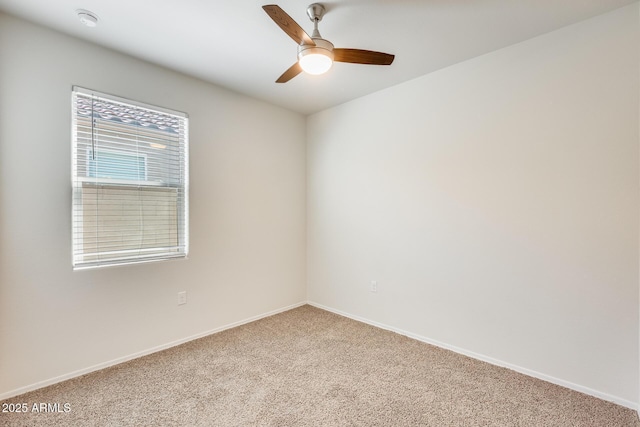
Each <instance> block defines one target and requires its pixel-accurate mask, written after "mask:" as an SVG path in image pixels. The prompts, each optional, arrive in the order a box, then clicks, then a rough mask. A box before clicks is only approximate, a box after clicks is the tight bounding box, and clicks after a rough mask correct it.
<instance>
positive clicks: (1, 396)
mask: <svg viewBox="0 0 640 427" xmlns="http://www.w3.org/2000/svg"><path fill="white" fill-rule="evenodd" d="M305 304H306V301H303V302H299V303H297V304H292V305H289V306H287V307H282V308H279V309H276V310H272V311H269V312H267V313H263V314H259V315H257V316H253V317H250V318H248V319H244V320H240V321H238V322H234V323H230V324H228V325H224V326H221V327H219V328H215V329H211V330H209V331H205V332H201V333H199V334H195V335H191V336H189V337H186V338H181V339H179V340H176V341H172V342H169V343H166V344H162V345H159V346H156V347H152V348H149V349H147V350H142V351H139V352H137V353H133V354H130V355H128V356H123V357H119V358H117V359H113V360H110V361H108V362H104V363H99V364H97V365H93V366H89V367H87V368H83V369H79V370H77V371H73V372H70V373H68V374H64V375H60V376H57V377H54V378H50V379H47V380H44V381H39V382H37V383H34V384H30V385H28V386H25V387H20V388H17V389H15V390H10V391H8V392H5V393H1V394H0V400H5V399H10V398H12V397H15V396H19V395H21V394H24V393H27V392H30V391H33V390H37V389H39V388H43V387H47V386H50V385H53V384H56V383H59V382H62V381H66V380H70V379H72V378H76V377H79V376H81V375H85V374H89V373H91V372H95V371H99V370H101V369H105V368H108V367H110V366H114V365H118V364H120V363H124V362H128V361H129V360H133V359H137V358H139V357H142V356H146V355H148V354H152V353H156V352H158V351H162V350H166V349H168V348H171V347H175V346H177V345H180V344H184V343H186V342H189V341H193V340H197V339H199V338H204V337H206V336H209V335H213V334H216V333H218V332H222V331H225V330H227V329H231V328H235V327H237V326H241V325H244V324H247V323H251V322H254V321H256V320H260V319H264V318H265V317H270V316H273V315H275V314H278V313H283V312H285V311H289V310H293V309H294V308H298V307H301V306H303V305H305Z"/></svg>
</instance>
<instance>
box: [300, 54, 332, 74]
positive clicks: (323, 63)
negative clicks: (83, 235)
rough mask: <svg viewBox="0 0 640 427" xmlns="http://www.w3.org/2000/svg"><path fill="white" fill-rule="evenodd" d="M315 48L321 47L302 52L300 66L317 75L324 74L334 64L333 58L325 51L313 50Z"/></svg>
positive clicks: (306, 71) (305, 70)
mask: <svg viewBox="0 0 640 427" xmlns="http://www.w3.org/2000/svg"><path fill="white" fill-rule="evenodd" d="M315 50H318V51H319V50H321V49H318V48H311V49H307V50H305V51H303V52H300V55H298V56H299V58H300V59H299V62H300V66H301V67H302V69H303V70H304V72H305V73H309V74H315V75H318V74H324V73H326V72H327V71H329V69H330V68H331V66H332V65H333V60H332V59H331V58H329V56H328V55H326V54H325V53H323V52H317V53H316V52H311V51H315Z"/></svg>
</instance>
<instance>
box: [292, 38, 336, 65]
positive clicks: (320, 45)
mask: <svg viewBox="0 0 640 427" xmlns="http://www.w3.org/2000/svg"><path fill="white" fill-rule="evenodd" d="M313 41H314V43H315V44H316V45H315V46H312V45H309V44H301V45H298V57H300V54H301V53H302V52H305V53H304V54H303V55H307V54H310V53H312V52H316V53H320V52H318V49H322V52H321V53H323V54H325V55H327V56H329V57H330V58H331V60H332V61H333V43H331V42H330V41H329V40H325V39H321V38H315V37H314V38H313Z"/></svg>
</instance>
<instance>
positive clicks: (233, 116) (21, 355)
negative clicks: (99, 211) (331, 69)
mask: <svg viewBox="0 0 640 427" xmlns="http://www.w3.org/2000/svg"><path fill="white" fill-rule="evenodd" d="M72 85H80V86H83V87H87V88H91V89H95V90H98V91H101V92H106V93H111V94H114V95H119V96H123V97H128V98H131V99H134V100H138V101H142V102H146V103H150V104H153V105H160V106H165V107H169V108H173V109H176V110H179V111H184V112H186V113H188V114H189V116H190V141H191V145H190V155H191V168H190V173H191V176H190V178H191V191H190V201H191V203H190V220H191V221H190V225H191V235H190V243H191V245H190V246H191V250H190V254H189V258H188V259H187V260H178V261H170V262H162V263H152V264H144V265H135V266H125V267H112V268H105V269H99V270H91V271H76V272H73V271H72V269H71V177H70V174H71V165H70V159H71V151H70V150H71V140H70V139H71V131H70V125H71V87H72ZM283 129H286V132H283V131H282V130H283ZM304 130H305V120H304V117H302V116H301V115H298V114H295V113H292V112H289V111H286V110H283V109H280V108H277V107H273V106H270V105H268V104H265V103H262V102H259V101H256V100H253V99H251V98H247V97H244V96H240V95H237V94H234V93H232V92H229V91H227V90H224V89H221V88H219V87H216V86H213V85H210V84H206V83H203V82H201V81H199V80H196V79H193V78H189V77H186V76H183V75H180V74H178V73H175V72H171V71H168V70H166V69H163V68H160V67H157V66H153V65H150V64H148V63H145V62H142V61H139V60H137V59H133V58H131V57H127V56H125V55H121V54H118V53H115V52H113V51H110V50H107V49H103V48H100V47H97V46H95V45H91V44H89V43H85V42H81V41H79V40H77V39H74V38H70V37H67V36H64V35H61V34H59V33H55V32H53V31H50V30H46V29H43V28H42V27H39V26H36V25H32V24H29V23H26V22H24V21H21V20H18V19H16V18H13V17H10V16H7V15H2V14H0V399H1V398H2V397H3V396H4V397H6V396H9V395H13V394H16V393H17V392H20V391H24V390H27V389H29V388H32V387H33V386H37V385H42V384H46V383H47V382H49V381H52V380H56V379H60V378H65V377H68V376H70V375H74V374H77V373H79V372H83V371H84V370H85V369H90V368H92V367H96V366H102V365H103V364H105V363H107V364H108V363H111V362H113V361H119V360H122V359H123V358H127V357H130V356H132V355H136V354H140V353H141V352H145V351H148V350H150V349H156V348H158V347H162V346H164V345H167V344H169V343H174V342H178V341H180V340H184V339H187V338H189V337H193V336H195V335H198V334H201V333H205V332H207V331H211V330H216V329H217V328H221V327H224V326H226V325H230V324H233V323H235V322H241V321H243V320H246V319H249V318H253V317H255V316H260V315H263V314H265V313H269V312H272V311H274V310H279V309H282V308H285V307H290V306H291V305H294V304H298V303H301V302H303V301H305V299H306V293H305V284H304V281H305V272H304V265H305V261H304V260H305V232H304V229H305V207H304V206H305V205H304V203H305V131H304ZM183 290H184V291H187V292H188V302H187V304H186V305H182V306H178V305H177V293H178V292H179V291H183Z"/></svg>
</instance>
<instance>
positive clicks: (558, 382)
mask: <svg viewBox="0 0 640 427" xmlns="http://www.w3.org/2000/svg"><path fill="white" fill-rule="evenodd" d="M307 304H309V305H312V306H314V307H317V308H319V309H322V310H326V311H329V312H331V313H335V314H338V315H340V316H344V317H347V318H349V319H353V320H356V321H358V322H362V323H366V324H368V325H371V326H375V327H377V328H381V329H385V330H387V331H391V332H395V333H398V334H400V335H404V336H407V337H409V338H413V339H415V340H418V341H422V342H424V343H427V344H431V345H434V346H436V347H440V348H444V349H446V350H451V351H453V352H455V353H459V354H462V355H465V356H468V357H471V358H473V359H477V360H481V361H483V362H487V363H490V364H492V365H496V366H501V367H503V368H507V369H511V370H512V371H516V372H519V373H521V374H525V375H528V376H530V377H534V378H538V379H540V380H543V381H547V382H549V383H552V384H556V385H559V386H561V387H565V388H568V389H571V390H575V391H578V392H580V393H584V394H588V395H590V396H593V397H597V398H598V399H602V400H606V401H608V402H613V403H615V404H617V405H620V406H624V407H626V408H629V409H633V410H635V411H640V407H639V406H638V404H637V403H634V402H631V401H629V400H626V399H622V398H620V397H617V396H612V395H610V394H607V393H602V392H600V391H598V390H594V389H592V388H589V387H584V386H581V385H579V384H574V383H572V382H569V381H564V380H561V379H559V378H555V377H552V376H549V375H545V374H543V373H540V372H536V371H533V370H531V369H527V368H523V367H521V366H517V365H513V364H511V363H507V362H503V361H502V360H498V359H494V358H493V357H489V356H485V355H483V354H479V353H475V352H473V351H469V350H466V349H463V348H460V347H456V346H453V345H449V344H446V343H443V342H440V341H436V340H433V339H430V338H427V337H423V336H421V335H417V334H414V333H411V332H407V331H404V330H402V329H398V328H394V327H393V326H389V325H385V324H382V323H379V322H375V321H373V320H369V319H365V318H363V317H360V316H356V315H353V314H350V313H346V312H344V311H340V310H336V309H334V308H331V307H326V306H324V305H322V304H318V303H315V302H312V301H307Z"/></svg>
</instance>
